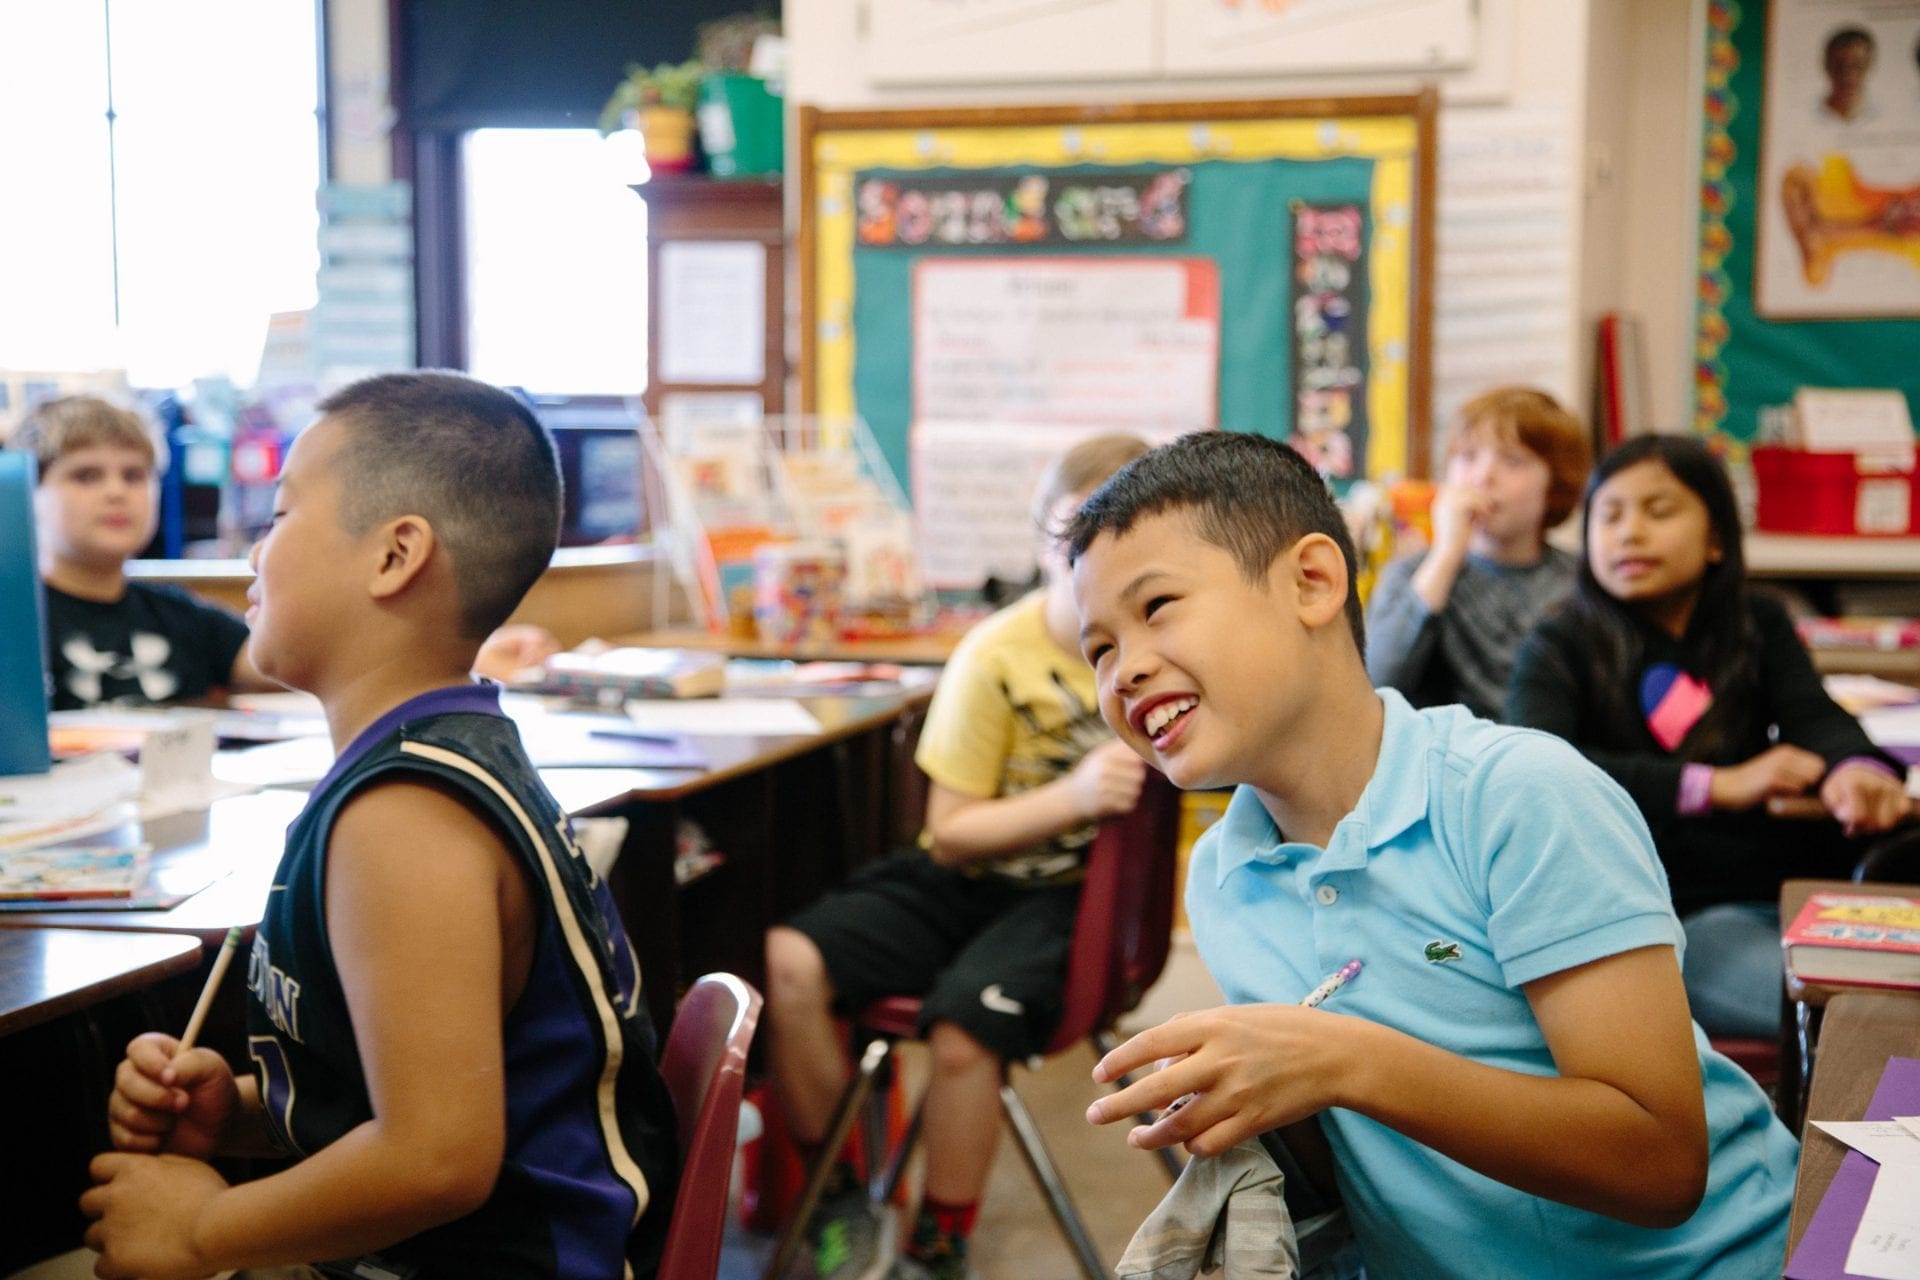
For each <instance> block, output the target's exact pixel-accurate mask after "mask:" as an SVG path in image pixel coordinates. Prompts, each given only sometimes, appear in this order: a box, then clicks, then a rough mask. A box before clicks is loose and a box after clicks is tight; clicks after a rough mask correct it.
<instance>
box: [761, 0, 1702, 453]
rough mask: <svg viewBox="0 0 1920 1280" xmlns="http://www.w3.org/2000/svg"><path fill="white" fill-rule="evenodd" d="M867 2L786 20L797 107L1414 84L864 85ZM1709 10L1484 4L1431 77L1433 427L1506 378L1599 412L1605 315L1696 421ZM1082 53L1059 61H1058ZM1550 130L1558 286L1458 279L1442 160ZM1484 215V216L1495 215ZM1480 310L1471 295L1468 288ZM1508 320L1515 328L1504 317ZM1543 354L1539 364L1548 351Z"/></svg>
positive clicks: (1464, 232) (1494, 0)
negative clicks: (1560, 223) (1453, 54)
mask: <svg viewBox="0 0 1920 1280" xmlns="http://www.w3.org/2000/svg"><path fill="white" fill-rule="evenodd" d="M870 2H871V0H809V3H807V4H805V5H795V6H792V7H791V8H790V9H789V11H788V12H787V15H786V20H785V21H786V33H787V37H788V55H789V73H788V86H787V95H788V102H789V104H790V105H792V104H799V103H808V104H812V105H816V106H822V107H829V108H832V107H840V108H857V107H888V106H908V105H913V106H926V105H947V104H951V105H982V104H989V103H1005V102H1023V103H1025V102H1083V101H1124V100H1160V99H1179V98H1232V97H1288V96H1300V95H1305V94H1326V93H1369V92H1404V91H1406V90H1407V89H1409V88H1411V87H1413V85H1414V84H1415V78H1414V77H1410V76H1400V77H1386V76H1371V77H1355V76H1326V77H1319V76H1316V77H1264V78H1261V77H1241V78H1221V79H1215V80H1207V81H1204V82H1196V81H1192V80H1179V81H1176V80H1165V79H1162V80H1157V81H1106V82H1099V83H1087V82H1056V83H1052V84H1027V85H1008V84H982V83H969V82H967V81H966V70H965V68H964V67H956V68H955V83H953V84H950V85H940V86H938V87H936V88H915V89H912V90H906V89H897V88H889V89H882V88H876V87H875V86H873V85H871V84H870V83H869V81H868V74H867V68H866V66H865V64H864V51H863V49H862V46H861V41H860V38H859V35H858V31H859V23H860V22H861V21H862V8H863V5H864V4H866V3H870ZM1702 2H1703V0H1684V2H1682V0H1527V3H1524V4H1522V3H1519V0H1484V3H1482V4H1481V5H1480V15H1481V53H1480V55H1479V57H1478V58H1477V60H1476V63H1475V65H1474V66H1473V67H1471V68H1470V69H1467V70H1465V71H1455V72H1449V73H1443V74H1441V75H1439V76H1437V77H1435V79H1436V82H1437V83H1438V84H1439V87H1440V90H1441V95H1442V102H1443V107H1442V112H1441V120H1440V135H1441V155H1442V172H1441V190H1440V192H1439V197H1440V209H1439V220H1438V221H1439V225H1438V231H1437V238H1438V242H1439V243H1438V246H1437V247H1438V254H1437V256H1438V259H1439V267H1440V271H1441V283H1440V287H1439V288H1438V290H1437V296H1436V324H1435V353H1434V354H1435V384H1436V385H1435V399H1436V421H1437V422H1440V423H1444V420H1445V415H1446V413H1447V412H1448V410H1449V409H1450V408H1451V406H1452V405H1453V404H1457V403H1458V401H1459V400H1460V399H1461V398H1463V397H1464V395H1465V394H1468V393H1470V391H1471V390H1472V389H1474V388H1475V387H1477V386H1480V385H1484V383H1485V382H1486V381H1487V380H1488V376H1489V373H1490V372H1492V371H1499V370H1502V368H1503V366H1504V368H1505V369H1506V370H1510V371H1511V373H1506V374H1502V373H1498V372H1495V373H1494V376H1522V377H1530V378H1531V380H1535V381H1538V382H1540V383H1541V384H1542V385H1543V386H1545V387H1546V388H1547V389H1548V390H1550V391H1552V392H1553V393H1555V394H1556V395H1559V396H1562V397H1563V398H1566V399H1568V400H1569V402H1570V403H1571V404H1573V405H1574V406H1575V407H1576V408H1578V409H1579V410H1580V411H1581V412H1583V413H1584V412H1585V411H1586V409H1587V402H1588V398H1589V387H1590V385H1591V381H1590V380H1591V367H1592V346H1593V338H1592V334H1593V325H1594V322H1595V320H1596V319H1597V318H1598V316H1599V315H1600V314H1601V313H1602V312H1603V311H1606V310H1610V309H1617V310H1623V311H1627V312H1630V313H1632V314H1634V315H1637V316H1638V317H1639V318H1640V319H1641V322H1642V324H1643V326H1644V334H1645V338H1646V372H1647V378H1646V391H1647V409H1648V413H1647V420H1646V421H1645V422H1644V423H1642V424H1639V425H1642V426H1650V427H1655V428H1660V429H1674V428H1677V427H1679V426H1680V425H1681V424H1682V423H1684V422H1685V420H1686V413H1687V377H1688V352H1689V348H1690V343H1691V339H1690V336H1689V334H1690V328H1691V317H1692V312H1691V292H1692V291H1691V280H1692V274H1693V268H1692V254H1691V244H1692V238H1693V231H1692V217H1693V195H1694V190H1693V189H1694V184H1695V174H1694V163H1693V160H1694V156H1695V154H1696V151H1697V141H1696V140H1697V137H1698V130H1697V116H1698V111H1697V107H1696V103H1697V101H1698V94H1697V91H1696V88H1695V86H1696V85H1697V79H1698V78H1697V73H1696V71H1695V67H1696V66H1697V63H1698V58H1697V56H1696V54H1695V52H1694V51H1695V50H1696V49H1697V47H1698V41H1697V34H1696V33H1697V32H1698V31H1699V29H1700V23H1701V19H1702V12H1703V11H1702V8H1701V5H1702ZM1079 47H1084V46H1077V47H1065V48H1062V49H1061V50H1060V57H1061V58H1062V59H1063V60H1067V59H1071V58H1073V57H1074V56H1075V53H1076V51H1077V48H1079ZM1535 123H1538V124H1539V126H1540V127H1541V128H1544V129H1546V130H1549V131H1551V132H1552V134H1553V135H1554V136H1553V137H1552V138H1551V141H1552V142H1553V143H1554V144H1555V145H1554V146H1553V147H1552V148H1551V149H1550V150H1549V151H1548V153H1547V154H1546V160H1547V161H1548V162H1549V163H1551V164H1552V165H1554V166H1555V168H1556V171H1555V172H1554V173H1553V174H1552V175H1550V182H1549V184H1548V188H1550V189H1548V188H1543V189H1542V190H1541V191H1540V192H1538V193H1537V194H1538V195H1539V198H1541V199H1543V200H1549V201H1551V200H1558V201H1559V202H1560V207H1561V208H1562V210H1563V212H1564V218H1565V223H1566V232H1567V239H1568V242H1569V243H1568V252H1567V254H1566V255H1565V258H1564V268H1563V270H1562V271H1561V272H1559V273H1556V276H1555V278H1553V279H1550V280H1546V281H1541V280H1538V279H1535V280H1533V281H1529V282H1524V283H1523V282H1519V281H1516V282H1514V285H1513V288H1512V290H1511V293H1510V294H1509V295H1507V296H1504V297H1503V296H1501V295H1500V294H1499V292H1498V289H1497V284H1496V282H1493V281H1489V280H1485V279H1475V278H1474V277H1475V275H1476V274H1477V267H1469V268H1468V269H1467V276H1466V278H1467V279H1469V280H1471V281H1472V283H1471V285H1469V286H1456V287H1454V288H1452V289H1450V288H1449V279H1450V277H1451V279H1454V280H1459V279H1461V278H1462V277H1461V275H1459V274H1457V273H1450V272H1449V270H1448V267H1449V260H1450V258H1451V257H1454V256H1456V255H1457V256H1458V258H1459V260H1460V261H1462V262H1463V263H1467V262H1471V263H1475V264H1477V263H1478V261H1479V259H1476V258H1472V257H1471V255H1470V254H1469V252H1468V250H1469V249H1470V248H1471V247H1472V245H1471V239H1472V236H1473V234H1474V232H1473V223H1472V219H1471V218H1470V217H1468V216H1467V211H1468V210H1469V209H1470V208H1471V205H1472V198H1473V197H1474V196H1475V195H1476V194H1479V195H1482V197H1483V200H1484V196H1485V195H1486V194H1487V193H1475V192H1470V191H1459V190H1453V189H1450V188H1449V185H1448V181H1447V171H1446V158H1447V156H1448V155H1449V152H1450V151H1453V150H1455V149H1464V148H1471V147H1473V146H1474V145H1476V144H1477V143H1478V144H1485V143H1486V142H1487V140H1488V139H1489V138H1493V139H1497V138H1498V137H1499V136H1500V135H1501V134H1502V132H1503V131H1505V130H1511V129H1513V128H1515V127H1530V126H1532V125H1533V124H1535ZM1481 212H1484V210H1482V211H1481ZM1470 289H1471V290H1472V291H1473V292H1474V293H1475V295H1476V296H1475V297H1473V298H1472V299H1471V301H1470V302H1469V300H1468V299H1467V298H1466V295H1467V294H1468V292H1469V290H1470ZM1502 317H1504V318H1505V319H1506V320H1507V321H1508V323H1507V325H1506V329H1505V331H1502V329H1501V326H1500V323H1499V321H1500V320H1501V318H1502ZM1536 353H1537V354H1536Z"/></svg>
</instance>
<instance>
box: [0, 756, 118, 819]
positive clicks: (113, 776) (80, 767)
mask: <svg viewBox="0 0 1920 1280" xmlns="http://www.w3.org/2000/svg"><path fill="white" fill-rule="evenodd" d="M139 790H140V771H139V770H138V769H136V768H134V767H133V766H132V765H131V764H129V763H127V761H126V760H125V758H123V757H122V756H120V755H119V754H117V753H115V752H112V751H98V752H95V753H94V754H93V755H90V756H81V757H80V758H79V759H78V760H63V761H61V762H60V763H59V764H56V765H54V766H53V770H52V772H50V773H32V774H26V775H24V776H21V777H15V778H0V828H10V827H14V826H16V825H19V824H27V823H41V822H71V821H74V820H76V819H80V818H85V817H87V816H89V815H91V814H96V813H99V812H100V811H101V810H103V809H106V808H109V807H111V806H113V805H116V804H118V803H120V802H121V801H122V800H128V799H131V798H132V797H133V795H134V794H135V793H136V792H138V791H139Z"/></svg>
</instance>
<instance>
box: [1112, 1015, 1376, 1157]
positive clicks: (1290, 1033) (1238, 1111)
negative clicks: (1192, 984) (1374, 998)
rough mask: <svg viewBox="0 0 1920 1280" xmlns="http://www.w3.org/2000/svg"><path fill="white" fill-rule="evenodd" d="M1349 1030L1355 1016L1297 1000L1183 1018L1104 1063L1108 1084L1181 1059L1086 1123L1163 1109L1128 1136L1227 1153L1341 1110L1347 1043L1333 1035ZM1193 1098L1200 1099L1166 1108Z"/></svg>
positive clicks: (1151, 1144)
mask: <svg viewBox="0 0 1920 1280" xmlns="http://www.w3.org/2000/svg"><path fill="white" fill-rule="evenodd" d="M1343 1025H1347V1026H1350V1025H1352V1019H1349V1018H1342V1017H1340V1016H1339V1015H1338V1014H1331V1013H1327V1012H1325V1011H1324V1010H1319V1009H1303V1008H1301V1007H1299V1006H1298V1005H1290V1004H1249V1005H1232V1006H1228V1007H1224V1008H1219V1009H1207V1010H1203V1011H1200V1012H1197V1013H1181V1014H1175V1015H1174V1016H1173V1017H1172V1018H1171V1019H1169V1020H1168V1021H1166V1022H1164V1023H1162V1024H1160V1025H1159V1026H1157V1027H1153V1028H1151V1029H1150V1030H1147V1031H1142V1032H1141V1033H1140V1034H1139V1035H1137V1036H1135V1037H1133V1039H1131V1040H1129V1041H1127V1042H1126V1043H1125V1044H1123V1045H1121V1046H1120V1047H1119V1048H1117V1049H1115V1050H1114V1051H1113V1052H1112V1053H1110V1054H1108V1055H1107V1056H1106V1057H1104V1058H1102V1059H1101V1060H1100V1061H1099V1062H1098V1063H1097V1064H1095V1066H1094V1068H1093V1078H1094V1079H1095V1080H1098V1081H1101V1082H1103V1083H1104V1082H1107V1081H1111V1080H1116V1079H1118V1078H1119V1077H1120V1076H1121V1075H1122V1074H1124V1073H1126V1072H1129V1071H1136V1070H1139V1069H1140V1068H1142V1067H1145V1066H1148V1065H1150V1064H1152V1063H1153V1062H1154V1061H1155V1060H1156V1059H1160V1058H1178V1059H1179V1060H1178V1061H1176V1062H1174V1063H1173V1064H1172V1065H1170V1066H1168V1067H1166V1068H1165V1069H1164V1070H1161V1071H1156V1072H1154V1073H1153V1074H1152V1075H1150V1076H1148V1077H1146V1078H1145V1079H1144V1080H1141V1081H1139V1082H1137V1083H1135V1084H1134V1085H1132V1086H1130V1087H1128V1088H1125V1089H1122V1090H1120V1092H1118V1093H1113V1094H1109V1095H1107V1096H1106V1097H1104V1098H1101V1099H1100V1100H1099V1101H1097V1102H1095V1103H1094V1104H1093V1105H1092V1106H1091V1107H1088V1108H1087V1122H1088V1123H1089V1124H1106V1123H1108V1122H1109V1121H1113V1120H1118V1119H1120V1118H1122V1117H1123V1116H1132V1115H1136V1114H1138V1113H1140V1112H1142V1111H1159V1112H1162V1113H1163V1114H1162V1115H1161V1117H1160V1119H1159V1120H1157V1121H1155V1122H1154V1123H1153V1124H1151V1125H1140V1126H1137V1127H1136V1128H1134V1129H1133V1131H1132V1132H1130V1133H1128V1134H1127V1141H1128V1143H1129V1144H1131V1145H1132V1146H1135V1147H1140V1148H1142V1149H1145V1150H1152V1149H1154V1148H1157V1147H1166V1146H1171V1145H1172V1144H1174V1143H1176V1142H1184V1143H1186V1144H1187V1150H1189V1151H1191V1152H1192V1153H1193V1154H1194V1155H1197V1156H1215V1155H1219V1154H1220V1153H1221V1152H1223V1151H1226V1150H1227V1149H1228V1148H1230V1147H1232V1146H1233V1145H1234V1144H1235V1143H1238V1142H1242V1141H1244V1140H1245V1139H1247V1138H1251V1137H1253V1136H1254V1135H1255V1134H1258V1133H1265V1132H1266V1131H1267V1130H1268V1129H1273V1128H1277V1127H1278V1126H1280V1125H1284V1124H1291V1123H1293V1122H1294V1121H1296V1120H1300V1119H1304V1118H1305V1117H1307V1116H1310V1115H1313V1114H1315V1113H1317V1112H1320V1111H1324V1110H1325V1109H1326V1108H1328V1107H1330V1106H1334V1105H1337V1100H1338V1089H1337V1084H1338V1082H1339V1081H1340V1080H1341V1079H1343V1078H1344V1077H1345V1075H1346V1072H1345V1070H1344V1068H1343V1067H1342V1066H1341V1056H1342V1055H1341V1046H1342V1045H1343V1044H1344V1043H1345V1042H1346V1038H1345V1037H1343V1036H1340V1035H1336V1034H1329V1033H1330V1032H1332V1031H1334V1030H1336V1029H1337V1028H1340V1027H1341V1026H1343ZM1181 1055H1185V1056H1184V1057H1182V1056H1181ZM1186 1094H1194V1095H1195V1096H1194V1097H1193V1098H1191V1099H1190V1100H1188V1101H1187V1102H1186V1103H1185V1104H1183V1105H1182V1106H1181V1107H1180V1108H1179V1109H1178V1110H1175V1111H1172V1112H1167V1111H1166V1108H1168V1107H1169V1106H1170V1105H1172V1103H1173V1102H1174V1101H1175V1100H1176V1099H1178V1098H1181V1097H1183V1096H1184V1095H1186Z"/></svg>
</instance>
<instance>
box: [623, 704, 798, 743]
mask: <svg viewBox="0 0 1920 1280" xmlns="http://www.w3.org/2000/svg"><path fill="white" fill-rule="evenodd" d="M627 716H628V717H629V718H630V719H631V720H632V721H633V722H634V723H635V724H637V725H639V726H640V727H641V728H642V729H647V730H657V731H659V732H661V733H694V734H699V733H711V734H721V733H737V734H743V735H746V736H750V737H781V736H799V735H801V734H808V733H818V732H820V721H819V720H818V719H817V718H815V716H814V714H813V712H811V711H809V710H807V709H806V708H805V707H803V706H801V705H800V704H799V703H798V702H795V701H794V700H793V699H792V698H689V699H684V700H676V699H669V698H660V699H649V698H635V699H633V700H632V701H630V702H628V703H627Z"/></svg>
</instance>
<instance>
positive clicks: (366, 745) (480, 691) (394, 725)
mask: <svg viewBox="0 0 1920 1280" xmlns="http://www.w3.org/2000/svg"><path fill="white" fill-rule="evenodd" d="M452 712H468V713H471V714H473V715H483V716H497V715H503V714H505V713H504V712H502V711H501V710H500V686H499V685H497V684H494V683H492V682H491V681H487V682H475V683H473V684H457V685H449V686H448V687H447V688H445V689H429V690H427V692H425V693H418V694H415V695H414V696H413V697H411V698H408V699H407V700H406V701H405V702H403V703H401V704H400V705H399V706H397V707H395V708H393V710H391V711H389V712H387V713H386V714H385V715H383V716H381V717H380V718H379V719H378V720H375V721H374V722H373V723H372V724H370V725H368V726H367V727H366V728H364V729H362V730H361V731H360V732H359V734H358V735H356V736H355V737H354V740H353V741H352V742H350V743H348V744H347V749H346V750H345V751H342V752H341V753H340V754H339V756H338V757H337V758H335V760H334V762H333V768H331V769H329V770H327V776H326V777H324V778H322V779H320V781H319V783H318V784H317V785H315V787H314V788H313V793H314V794H315V795H318V794H320V793H321V792H323V791H325V790H326V789H327V787H328V786H329V785H330V784H331V783H332V782H333V781H334V780H335V779H336V778H338V777H339V776H340V775H341V774H343V773H345V772H346V771H347V770H348V769H350V768H352V767H353V765H354V762H355V761H357V760H359V759H360V757H362V756H364V755H366V754H367V752H369V751H371V750H373V748H374V745H375V744H376V743H378V742H379V741H380V740H381V739H383V738H385V737H386V736H387V735H388V734H390V733H392V732H393V731H394V730H395V729H398V728H399V727H400V726H401V725H403V724H405V723H406V722H407V721H409V720H418V719H421V718H423V717H425V716H440V715H447V714H449V713H452Z"/></svg>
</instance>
